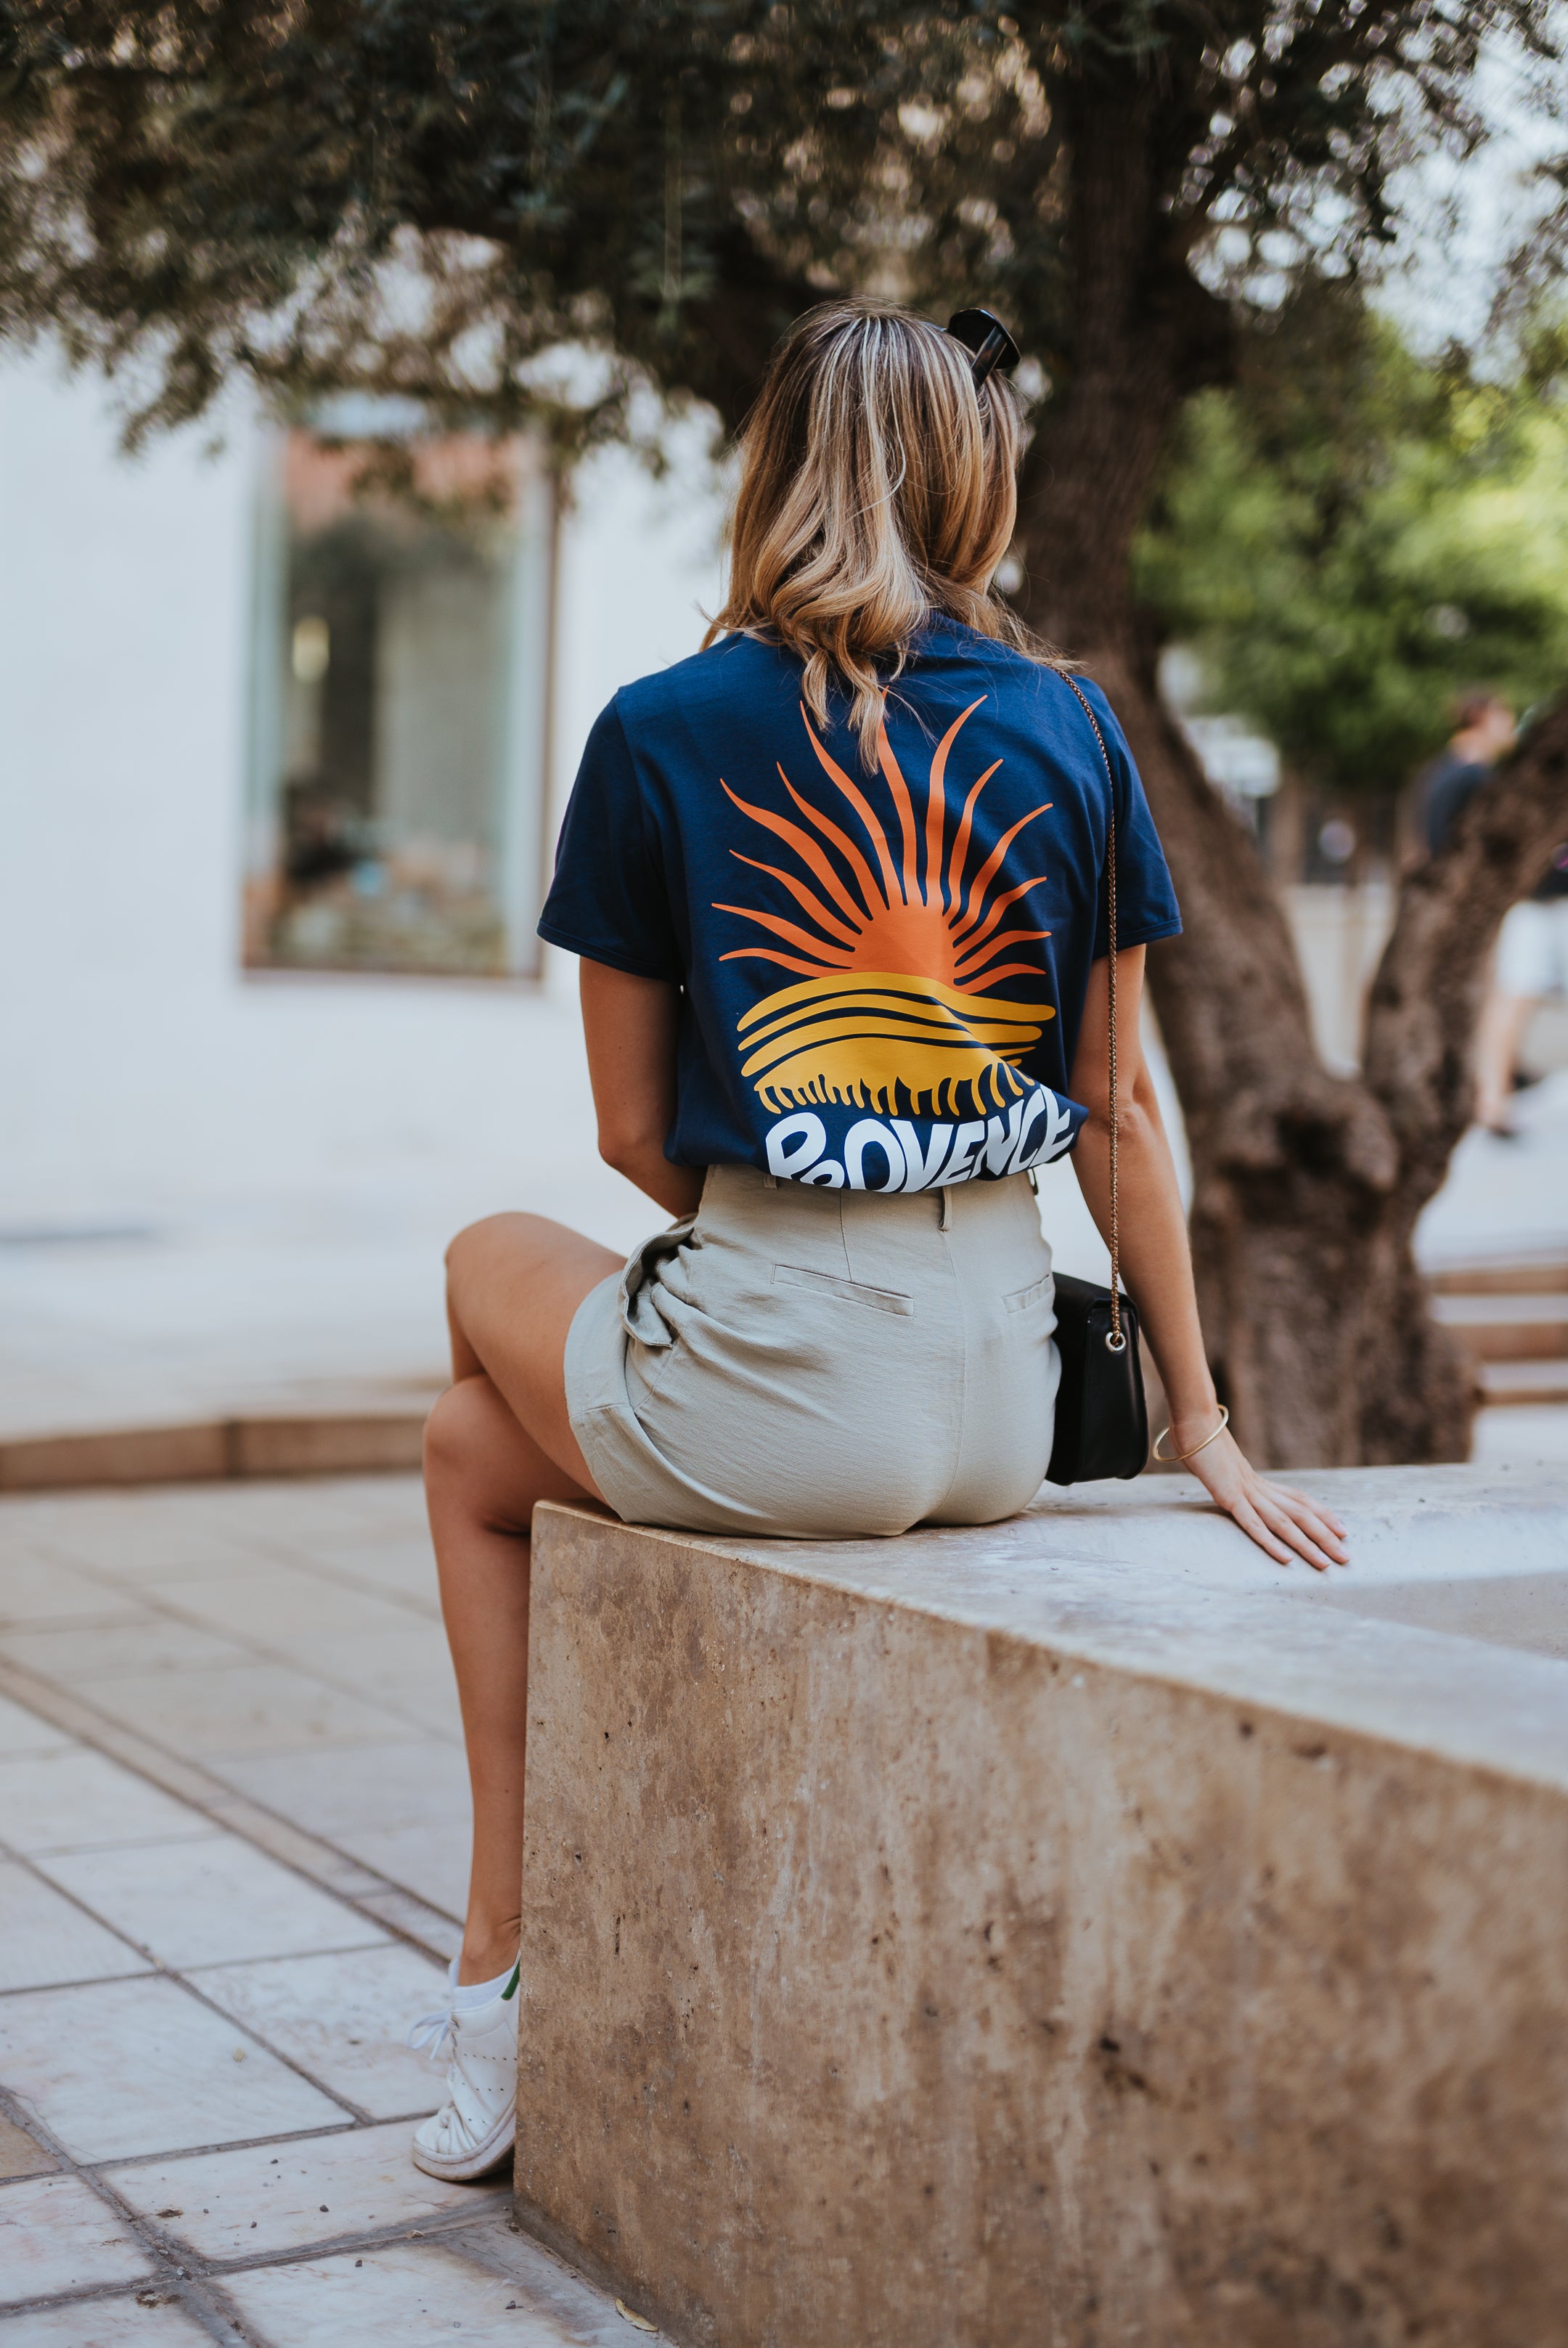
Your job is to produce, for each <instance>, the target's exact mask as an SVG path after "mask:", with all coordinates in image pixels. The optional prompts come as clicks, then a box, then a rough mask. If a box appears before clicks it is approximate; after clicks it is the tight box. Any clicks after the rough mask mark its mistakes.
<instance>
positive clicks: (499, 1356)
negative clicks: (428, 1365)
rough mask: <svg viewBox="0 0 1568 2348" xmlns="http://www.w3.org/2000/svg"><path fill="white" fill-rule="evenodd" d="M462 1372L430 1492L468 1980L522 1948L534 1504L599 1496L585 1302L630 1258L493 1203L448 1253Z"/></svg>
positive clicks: (438, 1421)
mask: <svg viewBox="0 0 1568 2348" xmlns="http://www.w3.org/2000/svg"><path fill="white" fill-rule="evenodd" d="M446 1265H447V1313H448V1318H449V1320H450V1323H451V1328H452V1373H453V1384H452V1385H451V1386H450V1387H448V1389H447V1391H446V1394H444V1395H442V1397H441V1399H440V1401H439V1402H438V1403H437V1404H436V1407H435V1409H434V1410H433V1411H432V1413H431V1415H430V1421H429V1424H428V1426H427V1427H426V1429H425V1498H426V1502H427V1505H428V1508H429V1511H430V1529H431V1534H432V1537H433V1538H434V1540H435V1543H436V1567H437V1570H438V1571H439V1574H440V1581H441V1611H442V1614H443V1616H444V1617H445V1620H446V1636H447V1640H448V1642H449V1643H450V1645H451V1649H452V1662H453V1667H454V1669H455V1670H456V1675H457V1694H458V1699H459V1702H460V1704H461V1705H462V1710H463V1735H464V1741H465V1743H466V1746H467V1753H468V1776H469V1781H470V1784H471V1785H472V1787H473V1795H474V1851H473V1862H472V1867H471V1870H470V1874H469V1881H468V1913H467V1921H466V1925H465V1928H464V1933H463V1950H462V1955H461V1957H460V1959H459V1961H458V1972H457V1978H458V1980H459V1981H460V1982H476V1981H487V1980H490V1979H492V1978H493V1977H494V1976H495V1975H496V1974H497V1973H499V1972H505V1971H506V1970H507V1968H509V1966H510V1965H511V1963H512V1962H513V1960H514V1959H515V1957H516V1955H517V1952H518V1904H519V1900H520V1895H521V1887H522V1859H523V1756H524V1744H525V1737H526V1732H527V1725H528V1566H529V1556H528V1532H529V1527H530V1524H531V1521H532V1518H533V1510H534V1504H535V1502H536V1501H538V1500H545V1499H551V1500H554V1499H584V1498H587V1499H597V1498H599V1494H598V1492H597V1491H596V1489H595V1488H594V1484H593V1479H592V1478H591V1476H590V1475H589V1470H588V1466H587V1463H586V1461H585V1460H584V1458H583V1457H582V1454H581V1452H580V1451H579V1448H578V1445H577V1438H576V1437H575V1436H574V1435H573V1434H572V1431H571V1426H570V1423H569V1420H568V1417H567V1409H566V1385H565V1369H564V1362H565V1353H566V1339H567V1332H568V1330H569V1328H570V1326H571V1320H572V1315H573V1313H575V1312H576V1311H577V1308H578V1306H579V1304H580V1303H581V1302H582V1300H583V1298H584V1297H585V1296H586V1295H587V1294H588V1292H589V1289H590V1288H593V1287H596V1286H597V1285H598V1283H599V1282H600V1281H601V1280H602V1279H603V1278H604V1277H605V1275H606V1274H607V1273H609V1272H615V1271H617V1270H618V1269H619V1259H618V1258H617V1257H616V1256H614V1255H613V1254H612V1253H611V1252H610V1250H609V1249H608V1248H601V1247H600V1246H598V1245H597V1244H596V1243H595V1242H594V1241H592V1240H586V1239H583V1238H582V1237H581V1236H580V1235H579V1233H578V1232H576V1231H568V1230H567V1229H566V1228H565V1226H564V1225H562V1224H559V1223H551V1222H547V1221H546V1220H544V1219H543V1218H542V1217H541V1216H538V1215H495V1216H492V1217H491V1218H490V1219H489V1220H487V1221H486V1222H482V1223H475V1224H473V1225H472V1226H471V1227H470V1228H469V1229H468V1230H467V1231H461V1232H459V1234H458V1236H457V1237H456V1240H454V1241H453V1242H452V1246H451V1248H450V1249H449V1251H448V1252H447V1258H446Z"/></svg>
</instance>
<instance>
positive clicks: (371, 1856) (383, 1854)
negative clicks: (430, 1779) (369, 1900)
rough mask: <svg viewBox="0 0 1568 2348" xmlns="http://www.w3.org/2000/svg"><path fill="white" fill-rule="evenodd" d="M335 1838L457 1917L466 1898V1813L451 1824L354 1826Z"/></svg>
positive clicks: (378, 1869)
mask: <svg viewBox="0 0 1568 2348" xmlns="http://www.w3.org/2000/svg"><path fill="white" fill-rule="evenodd" d="M333 1841H334V1842H335V1843H336V1844H337V1846H338V1849H340V1850H346V1851H347V1852H348V1854H349V1856H350V1857H351V1858H352V1859H358V1860H360V1861H361V1863H362V1864H363V1865H364V1866H365V1867H373V1868H374V1869H375V1871H376V1873H377V1874H378V1875H384V1876H385V1877H387V1879H389V1881H391V1882H393V1883H401V1884H405V1886H406V1887H407V1889H408V1890H410V1891H414V1892H417V1894H418V1896H419V1897H420V1899H421V1900H428V1901H429V1902H430V1905H431V1906H432V1908H437V1909H439V1910H440V1911H441V1913H442V1914H443V1915H444V1916H451V1917H455V1918H456V1919H457V1921H461V1920H462V1917H463V1914H464V1911H465V1910H466V1906H467V1901H468V1859H469V1844H468V1819H467V1815H466V1813H465V1814H464V1815H463V1817H462V1818H455V1819H453V1820H452V1822H451V1823H450V1824H449V1825H440V1824H433V1825H425V1824H420V1825H415V1826H402V1827H353V1828H347V1829H346V1830H345V1831H344V1832H343V1833H342V1834H339V1835H334V1836H333Z"/></svg>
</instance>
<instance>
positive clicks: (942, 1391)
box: [566, 1166, 1061, 1535]
mask: <svg viewBox="0 0 1568 2348" xmlns="http://www.w3.org/2000/svg"><path fill="white" fill-rule="evenodd" d="M944 1200H946V1202H947V1203H946V1207H944V1203H943V1202H944ZM1052 1296H1053V1290H1052V1282H1051V1277H1050V1249H1049V1248H1048V1247H1047V1245H1046V1243H1045V1240H1044V1238H1043V1236H1042V1235H1041V1232H1040V1215H1039V1211H1038V1209H1037V1207H1036V1204H1035V1200H1034V1197H1033V1194H1032V1192H1031V1190H1030V1184H1029V1178H1028V1176H1027V1175H1023V1174H1018V1175H1014V1176H1012V1177H1010V1178H1009V1179H1007V1180H1004V1181H996V1182H965V1183H959V1184H955V1185H954V1187H953V1188H952V1189H949V1190H947V1191H926V1192H915V1193H913V1194H912V1195H909V1196H903V1195H892V1196H889V1195H886V1194H883V1193H878V1192H874V1191H871V1192H868V1191H857V1190H826V1189H811V1188H809V1187H808V1186H807V1185H805V1184H804V1183H791V1182H781V1183H779V1184H777V1185H776V1186H775V1187H769V1186H768V1184H767V1182H766V1180H765V1178H764V1176H763V1175H762V1174H760V1173H757V1172H755V1171H754V1170H753V1169H751V1168H750V1167H739V1166H716V1167H712V1168H711V1169H709V1173H708V1177H707V1182H706V1186H705V1188H704V1189H703V1192H702V1207H701V1209H700V1210H699V1212H698V1214H697V1215H696V1217H695V1219H694V1220H693V1221H692V1222H689V1223H677V1224H675V1225H673V1226H672V1227H671V1229H670V1230H669V1231H661V1232H660V1233H658V1235H657V1236H656V1237H655V1238H653V1239H651V1240H649V1241H646V1243H645V1244H644V1245H643V1246H642V1247H641V1248H639V1249H638V1251H637V1252H636V1253H635V1254H634V1255H633V1256H632V1257H631V1259H630V1262H629V1263H628V1264H627V1267H626V1270H625V1272H623V1273H622V1274H620V1277H619V1278H616V1277H613V1276H612V1277H611V1278H610V1279H608V1280H605V1281H601V1282H600V1285H599V1286H598V1287H597V1288H595V1289H594V1290H592V1291H591V1292H590V1293H589V1295H588V1296H587V1297H585V1298H584V1300H583V1302H582V1303H581V1305H580V1306H579V1309H578V1312H577V1314H576V1317H575V1319H574V1320H573V1322H572V1324H571V1330H570V1334H569V1336H568V1339H567V1348H566V1389H567V1406H568V1408H569V1412H570V1415H571V1424H572V1431H573V1433H574V1434H575V1435H576V1437H577V1439H578V1441H579V1444H580V1445H581V1447H582V1452H583V1457H585V1458H586V1460H587V1461H588V1464H589V1468H591V1470H592V1472H593V1476H594V1480H595V1482H596V1483H597V1484H598V1486H599V1488H600V1491H601V1492H602V1493H603V1495H604V1497H605V1498H606V1499H607V1500H608V1501H609V1503H610V1507H611V1508H612V1509H614V1510H615V1511H616V1513H617V1515H618V1516H620V1517H623V1518H625V1519H627V1521H628V1522H629V1523H632V1524H644V1525H671V1526H681V1527H685V1528H687V1529H690V1530H692V1531H693V1532H747V1533H763V1534H767V1533H774V1534H797V1535H804V1534H815V1535H834V1534H877V1533H901V1532H907V1530H908V1529H909V1527H910V1526H911V1525H915V1524H920V1523H933V1524H989V1523H992V1522H994V1521H995V1520H996V1519H998V1518H999V1517H1008V1516H1011V1515H1013V1514H1014V1513H1015V1512H1016V1511H1017V1510H1018V1509H1021V1508H1023V1507H1025V1506H1027V1504H1028V1503H1029V1501H1030V1500H1031V1499H1032V1498H1034V1495H1035V1493H1036V1492H1037V1491H1038V1490H1039V1488H1040V1482H1041V1479H1042V1478H1043V1477H1044V1474H1045V1468H1046V1463H1047V1461H1048V1460H1049V1458H1050V1439H1051V1426H1052V1419H1053V1415H1054V1410H1055V1403H1056V1386H1057V1380H1058V1377H1059V1375H1061V1365H1060V1363H1059V1360H1058V1357H1057V1351H1056V1347H1055V1345H1054V1344H1052V1342H1051V1332H1052V1330H1053V1329H1054V1328H1055V1326H1056V1315H1055V1312H1054V1309H1053V1303H1052Z"/></svg>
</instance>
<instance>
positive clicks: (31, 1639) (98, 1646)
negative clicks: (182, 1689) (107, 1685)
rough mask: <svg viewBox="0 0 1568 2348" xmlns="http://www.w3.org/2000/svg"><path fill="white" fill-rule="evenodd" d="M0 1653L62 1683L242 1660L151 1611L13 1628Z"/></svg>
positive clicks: (207, 1636)
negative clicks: (66, 1625) (65, 1625)
mask: <svg viewBox="0 0 1568 2348" xmlns="http://www.w3.org/2000/svg"><path fill="white" fill-rule="evenodd" d="M0 1655H5V1656H7V1657H8V1658H9V1660H10V1661H11V1662H12V1663H20V1664H21V1666H22V1668H23V1669H24V1671H29V1672H36V1673H37V1674H38V1676H39V1678H40V1679H46V1680H53V1681H55V1682H56V1683H57V1684H59V1685H60V1686H62V1687H74V1686H75V1685H76V1684H77V1683H78V1682H90V1681H92V1680H95V1679H102V1678H104V1677H106V1676H113V1675H114V1674H115V1673H119V1672H143V1671H162V1672H170V1671H173V1672H178V1671H210V1670H211V1669H212V1667H213V1666H214V1665H215V1664H219V1663H244V1662H245V1661H246V1654H245V1650H244V1649H243V1648H242V1647H240V1646H237V1645H236V1644H235V1643H234V1642H233V1640H231V1639H222V1638H220V1637H218V1636H217V1634H216V1633H215V1632H211V1631H203V1630H200V1629H198V1628H197V1626H196V1625H195V1624H194V1623H190V1622H171V1621H170V1620H169V1617H168V1616H167V1615H166V1614H154V1613H150V1612H149V1613H147V1614H145V1615H139V1616H138V1615H123V1616H121V1617H120V1618H119V1619H118V1620H117V1621H115V1622H104V1623H91V1624H84V1625H80V1626H76V1625H73V1626H72V1627H71V1628H70V1629H68V1630H50V1631H13V1632H9V1633H7V1634H6V1635H5V1637H3V1638H0Z"/></svg>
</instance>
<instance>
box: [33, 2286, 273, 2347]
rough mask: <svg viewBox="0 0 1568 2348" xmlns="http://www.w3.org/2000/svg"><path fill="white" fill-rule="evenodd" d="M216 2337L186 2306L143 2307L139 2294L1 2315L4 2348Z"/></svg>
mask: <svg viewBox="0 0 1568 2348" xmlns="http://www.w3.org/2000/svg"><path fill="white" fill-rule="evenodd" d="M231 2337H233V2338H235V2339H236V2340H237V2339H238V2337H239V2335H238V2333H235V2334H232V2335H231ZM212 2340H213V2334H212V2333H210V2332H209V2331H208V2330H207V2329H206V2328H205V2327H204V2326H203V2325H202V2324H200V2323H198V2322H196V2321H195V2320H194V2319H193V2318H192V2317H191V2316H189V2315H187V2314H186V2313H185V2312H184V2310H183V2309H182V2308H179V2307H174V2306H170V2305H169V2304H168V2303H167V2302H163V2303H160V2304H159V2305H156V2306H152V2307H142V2306H141V2305H139V2304H138V2302H137V2301H136V2300H135V2299H134V2298H127V2299H110V2300H95V2301H89V2302H87V2305H86V2306H85V2307H84V2306H82V2305H80V2304H78V2303H77V2302H71V2301H67V2302H66V2304H65V2306H63V2307H50V2308H34V2309H31V2310H30V2311H29V2312H27V2313H26V2315H12V2316H5V2315H0V2342H3V2343H4V2348H212Z"/></svg>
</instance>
